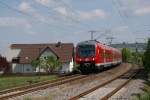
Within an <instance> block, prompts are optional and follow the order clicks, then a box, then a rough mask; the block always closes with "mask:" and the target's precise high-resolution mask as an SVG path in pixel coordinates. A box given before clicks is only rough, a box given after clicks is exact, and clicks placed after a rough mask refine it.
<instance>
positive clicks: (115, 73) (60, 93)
mask: <svg viewBox="0 0 150 100" xmlns="http://www.w3.org/2000/svg"><path fill="white" fill-rule="evenodd" d="M131 67H132V66H131V64H122V65H120V66H118V67H114V68H112V69H109V70H107V71H103V72H101V73H99V74H94V75H89V76H88V77H86V78H84V79H81V80H76V81H71V82H69V83H66V84H63V85H59V86H58V87H53V88H47V89H45V90H40V91H36V92H32V93H29V94H25V95H23V96H19V97H17V98H13V99H18V100H20V99H21V100H22V98H26V97H29V98H30V99H31V100H50V99H52V100H68V99H70V98H71V97H74V96H76V95H79V94H80V93H82V92H85V91H87V90H89V89H91V88H93V87H94V86H97V85H98V84H102V83H103V82H106V81H109V80H111V79H113V78H114V77H119V76H120V75H122V74H124V73H127V72H128V71H129V70H130V69H131Z"/></svg>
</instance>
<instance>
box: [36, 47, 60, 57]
mask: <svg viewBox="0 0 150 100" xmlns="http://www.w3.org/2000/svg"><path fill="white" fill-rule="evenodd" d="M48 56H53V57H56V58H58V56H57V55H56V54H55V53H54V52H53V51H52V50H51V49H50V48H49V47H46V48H45V49H44V50H43V51H42V52H41V53H40V56H39V58H45V57H48Z"/></svg>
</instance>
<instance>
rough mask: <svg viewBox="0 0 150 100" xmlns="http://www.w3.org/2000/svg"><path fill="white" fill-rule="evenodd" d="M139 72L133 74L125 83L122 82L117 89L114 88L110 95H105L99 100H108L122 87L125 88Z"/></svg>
mask: <svg viewBox="0 0 150 100" xmlns="http://www.w3.org/2000/svg"><path fill="white" fill-rule="evenodd" d="M139 71H140V70H138V71H136V72H135V73H133V74H132V75H131V76H130V77H129V79H127V80H126V81H125V82H123V83H122V84H120V85H119V86H118V87H116V88H115V89H114V90H112V91H111V92H110V93H108V94H107V95H105V96H104V97H102V98H101V99H100V100H108V99H109V98H111V97H112V96H113V95H114V94H115V93H117V92H118V91H119V90H120V89H122V88H123V87H125V86H126V85H127V84H128V83H129V82H130V81H131V80H132V79H133V77H134V76H136V75H137V74H138V73H139Z"/></svg>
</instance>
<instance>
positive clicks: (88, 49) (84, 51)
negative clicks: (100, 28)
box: [78, 45, 95, 57]
mask: <svg viewBox="0 0 150 100" xmlns="http://www.w3.org/2000/svg"><path fill="white" fill-rule="evenodd" d="M78 54H79V57H95V45H79V46H78Z"/></svg>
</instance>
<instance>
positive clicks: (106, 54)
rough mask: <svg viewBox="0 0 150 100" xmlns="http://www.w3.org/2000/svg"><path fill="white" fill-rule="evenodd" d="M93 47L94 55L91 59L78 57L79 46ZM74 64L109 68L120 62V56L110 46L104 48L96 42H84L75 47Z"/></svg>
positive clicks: (116, 50)
mask: <svg viewBox="0 0 150 100" xmlns="http://www.w3.org/2000/svg"><path fill="white" fill-rule="evenodd" d="M89 44H90V45H94V46H95V50H94V51H95V55H94V56H92V57H90V56H89V57H81V56H80V55H79V46H80V45H82V46H83V45H84V46H85V45H89ZM75 60H76V64H79V65H80V64H81V63H94V64H95V66H103V65H104V66H105V65H107V66H109V65H115V64H118V63H121V62H122V54H121V52H120V51H119V50H118V49H115V48H112V47H110V46H106V45H104V44H101V43H100V42H98V41H94V40H90V41H85V42H82V43H80V44H78V45H77V47H76V57H75Z"/></svg>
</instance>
